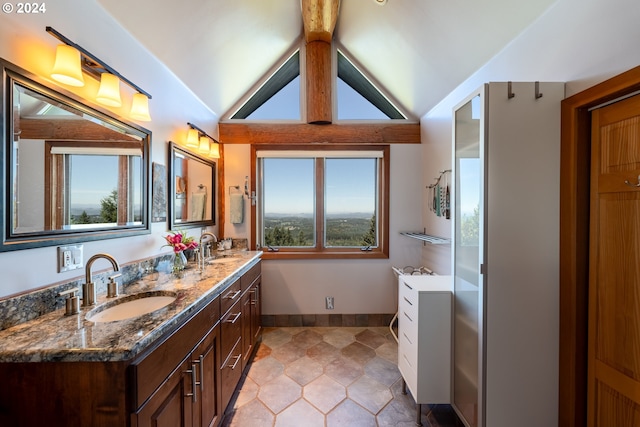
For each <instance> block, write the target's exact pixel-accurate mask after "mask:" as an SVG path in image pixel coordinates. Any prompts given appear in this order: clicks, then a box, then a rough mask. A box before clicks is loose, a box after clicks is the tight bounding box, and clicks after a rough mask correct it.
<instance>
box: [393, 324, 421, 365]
mask: <svg viewBox="0 0 640 427" xmlns="http://www.w3.org/2000/svg"><path fill="white" fill-rule="evenodd" d="M416 339H417V338H416V337H410V336H408V335H407V334H405V333H404V332H401V333H400V336H399V337H398V341H400V344H399V345H398V359H403V358H404V359H406V360H407V362H409V366H411V367H412V368H413V369H417V367H418V342H417V341H416Z"/></svg>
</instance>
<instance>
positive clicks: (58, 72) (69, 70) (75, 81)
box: [51, 44, 84, 87]
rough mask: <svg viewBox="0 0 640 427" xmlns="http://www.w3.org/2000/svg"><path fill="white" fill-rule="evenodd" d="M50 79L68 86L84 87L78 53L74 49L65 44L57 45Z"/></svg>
mask: <svg viewBox="0 0 640 427" xmlns="http://www.w3.org/2000/svg"><path fill="white" fill-rule="evenodd" d="M51 78H52V79H54V80H56V81H58V82H60V83H62V84H65V85H69V86H75V87H81V86H84V77H83V76H82V66H81V65H80V52H79V51H78V50H77V49H76V48H74V47H71V46H69V45H66V44H61V45H58V47H57V49H56V60H55V62H54V64H53V70H51Z"/></svg>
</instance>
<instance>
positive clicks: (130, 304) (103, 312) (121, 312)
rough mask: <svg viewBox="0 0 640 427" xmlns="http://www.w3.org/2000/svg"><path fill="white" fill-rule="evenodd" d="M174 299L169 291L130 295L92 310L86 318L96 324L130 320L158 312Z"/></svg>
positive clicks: (173, 295)
mask: <svg viewBox="0 0 640 427" xmlns="http://www.w3.org/2000/svg"><path fill="white" fill-rule="evenodd" d="M176 298H177V294H176V293H175V292H169V291H155V292H145V293H143V294H135V295H130V296H128V297H123V298H121V299H119V300H116V301H113V302H108V303H105V304H103V305H101V306H98V307H96V308H94V309H93V310H91V311H90V312H89V313H87V317H86V318H87V320H89V321H91V322H96V323H98V322H115V321H116V320H126V319H132V318H134V317H138V316H142V315H143V314H147V313H152V312H154V311H156V310H160V309H161V308H163V307H166V306H167V305H169V304H171V303H172V302H174V301H175V300H176Z"/></svg>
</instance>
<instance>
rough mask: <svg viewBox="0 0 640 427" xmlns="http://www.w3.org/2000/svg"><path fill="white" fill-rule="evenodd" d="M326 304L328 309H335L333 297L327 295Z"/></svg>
mask: <svg viewBox="0 0 640 427" xmlns="http://www.w3.org/2000/svg"><path fill="white" fill-rule="evenodd" d="M325 304H326V307H327V310H333V297H326V298H325Z"/></svg>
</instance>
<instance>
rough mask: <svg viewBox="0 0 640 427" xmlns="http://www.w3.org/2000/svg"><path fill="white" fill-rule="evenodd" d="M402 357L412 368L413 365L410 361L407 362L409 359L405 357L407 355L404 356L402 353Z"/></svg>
mask: <svg viewBox="0 0 640 427" xmlns="http://www.w3.org/2000/svg"><path fill="white" fill-rule="evenodd" d="M402 357H403V358H404V360H405V361H406V362H407V365H409V366H411V367H412V368H413V365H412V364H411V362H409V359H407V356H405V355H404V354H403V355H402Z"/></svg>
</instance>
